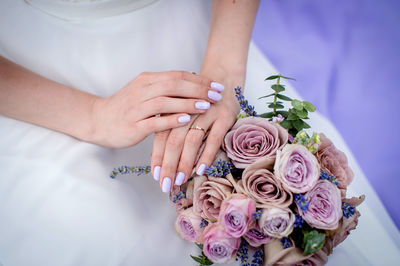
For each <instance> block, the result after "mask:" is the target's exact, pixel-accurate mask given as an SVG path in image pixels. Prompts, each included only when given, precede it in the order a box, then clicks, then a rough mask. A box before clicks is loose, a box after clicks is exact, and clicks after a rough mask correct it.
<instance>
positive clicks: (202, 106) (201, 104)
mask: <svg viewBox="0 0 400 266" xmlns="http://www.w3.org/2000/svg"><path fill="white" fill-rule="evenodd" d="M194 105H195V106H196V109H199V110H207V109H210V103H209V102H196V103H195V104H194Z"/></svg>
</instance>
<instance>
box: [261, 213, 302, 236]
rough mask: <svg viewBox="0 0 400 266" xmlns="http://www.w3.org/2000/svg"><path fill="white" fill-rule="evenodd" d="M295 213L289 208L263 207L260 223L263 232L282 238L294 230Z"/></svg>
mask: <svg viewBox="0 0 400 266" xmlns="http://www.w3.org/2000/svg"><path fill="white" fill-rule="evenodd" d="M294 221H295V215H294V214H293V212H292V211H291V210H290V209H289V208H286V209H279V208H270V209H263V213H262V215H261V218H260V220H259V221H258V224H259V226H260V228H261V229H262V230H263V232H264V233H265V234H267V235H270V236H272V237H276V238H282V237H285V236H288V235H290V234H291V233H292V232H293V225H294Z"/></svg>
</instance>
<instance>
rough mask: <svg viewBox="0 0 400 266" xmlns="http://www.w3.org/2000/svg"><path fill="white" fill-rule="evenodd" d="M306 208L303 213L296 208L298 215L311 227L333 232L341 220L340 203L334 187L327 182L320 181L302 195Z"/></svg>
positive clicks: (338, 193)
mask: <svg viewBox="0 0 400 266" xmlns="http://www.w3.org/2000/svg"><path fill="white" fill-rule="evenodd" d="M304 198H305V199H306V201H307V202H308V208H307V210H306V211H303V210H302V208H300V207H298V211H299V213H300V215H301V216H302V217H303V218H304V220H305V221H306V222H307V223H308V224H309V225H311V226H312V227H315V228H319V229H326V230H334V229H336V228H337V227H338V225H339V220H340V219H341V218H342V215H343V213H342V201H341V197H340V191H339V189H338V188H337V187H336V185H334V184H332V183H331V182H330V181H327V180H320V181H318V183H317V184H316V185H315V187H314V188H313V189H311V190H310V191H309V192H307V193H306V194H305V195H304Z"/></svg>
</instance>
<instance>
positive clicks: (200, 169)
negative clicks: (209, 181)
mask: <svg viewBox="0 0 400 266" xmlns="http://www.w3.org/2000/svg"><path fill="white" fill-rule="evenodd" d="M206 167H207V165H205V164H204V163H202V164H200V166H199V168H197V171H196V174H197V175H203V174H204V171H205V170H206Z"/></svg>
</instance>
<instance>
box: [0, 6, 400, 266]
mask: <svg viewBox="0 0 400 266" xmlns="http://www.w3.org/2000/svg"><path fill="white" fill-rule="evenodd" d="M210 4H211V2H210V1H199V0H198V1H193V0H190V1H188V0H181V1H178V0H169V1H157V2H155V3H153V4H151V5H148V6H146V7H144V8H141V9H138V10H136V11H134V12H130V13H126V14H123V15H118V16H112V17H108V18H102V19H96V20H87V21H81V22H68V21H65V20H61V19H58V18H56V17H54V16H50V15H47V14H45V13H43V12H42V11H40V10H38V9H35V8H33V7H32V6H30V5H28V4H26V3H25V2H23V1H22V0H19V1H17V0H2V1H1V2H0V54H1V55H2V56H4V57H7V58H9V59H11V60H13V61H14V62H16V63H18V64H20V65H22V66H24V67H26V68H28V69H30V70H32V71H34V72H36V73H38V74H41V75H43V76H45V77H48V78H50V79H52V80H55V81H58V82H60V83H63V84H66V85H69V86H72V87H74V88H77V89H81V90H84V91H88V92H90V93H94V94H97V95H100V96H109V95H111V94H113V93H115V92H116V91H118V90H119V89H120V88H122V87H123V86H124V85H125V84H126V83H127V82H129V81H130V80H132V79H133V78H134V77H135V76H137V75H138V74H140V73H141V72H143V71H167V70H178V69H179V70H187V71H195V72H198V71H199V69H200V66H201V61H202V56H203V53H204V50H205V47H206V43H207V35H208V27H209V14H210V6H211V5H210ZM275 73H277V71H276V70H275V69H274V68H273V66H272V65H271V64H270V63H269V61H268V60H267V59H266V58H265V57H264V56H263V55H262V54H261V53H260V52H259V50H258V49H257V48H256V47H255V46H254V45H253V44H252V45H251V48H250V53H249V61H248V74H247V83H246V96H247V97H248V99H249V101H250V102H252V103H254V104H255V105H256V109H258V110H259V111H262V108H264V106H265V104H264V103H262V102H261V101H257V100H256V99H257V98H258V97H259V96H262V95H265V93H267V85H266V84H265V83H264V81H263V79H264V78H265V76H267V75H270V74H275ZM288 93H289V94H290V95H292V96H297V97H298V95H297V94H296V92H295V91H294V90H293V89H292V88H291V87H290V86H289V91H288ZM311 124H312V126H313V127H314V130H316V131H319V132H321V131H323V132H324V133H325V134H326V135H327V136H328V137H330V138H331V139H332V140H333V141H334V143H335V144H336V146H337V147H339V148H340V149H341V150H343V151H344V152H346V154H347V155H348V157H349V162H350V165H351V167H352V168H353V170H354V172H355V180H354V182H353V183H352V185H351V187H350V190H349V193H350V195H360V194H366V197H367V198H366V201H365V202H364V203H363V204H362V205H361V207H360V208H359V209H360V212H361V217H360V219H359V226H358V229H357V230H356V231H353V232H352V234H351V235H350V237H349V238H348V239H347V240H346V241H345V242H344V243H342V244H341V245H340V246H339V247H337V248H336V249H335V252H334V254H333V255H331V256H330V257H329V258H330V260H329V262H328V265H395V264H396V263H398V261H400V255H399V253H400V252H399V250H400V249H399V247H400V245H399V240H400V238H399V232H398V230H397V229H396V228H395V227H394V225H393V222H392V221H391V220H390V218H389V216H388V215H387V213H386V211H385V209H384V208H383V206H382V204H381V202H380V201H379V199H378V198H377V197H376V195H375V193H374V192H373V190H372V188H371V187H370V185H369V184H368V182H367V180H366V178H365V176H364V174H363V173H362V172H361V170H360V168H359V166H358V164H357V163H356V161H355V159H354V157H353V156H352V155H351V153H350V151H349V149H348V148H347V146H346V144H345V143H344V141H343V139H342V138H341V137H340V135H339V133H338V132H337V131H336V130H335V129H334V127H333V126H332V125H331V124H330V123H329V122H328V121H327V120H326V119H324V118H323V117H321V116H320V115H318V114H314V115H312V123H311ZM151 147H152V138H147V139H146V140H145V141H143V142H142V143H140V144H139V145H137V146H135V147H132V148H128V149H108V148H102V147H99V146H96V145H92V144H88V143H84V142H81V141H78V140H76V139H74V138H72V137H69V136H66V135H63V134H61V133H57V132H54V131H51V130H48V129H44V128H41V127H37V126H34V125H31V124H27V123H24V122H20V121H16V120H13V119H9V118H5V117H1V116H0V265H4V266H20V265H21V266H22V265H31V266H35V265H38V266H39V265H41V266H43V265H57V266H63V265H85V266H86V265H90V266H91V265H93V266H98V265H104V266H106V265H195V263H194V261H192V260H191V258H190V257H189V254H198V248H197V247H195V245H192V244H190V243H188V242H186V241H184V240H181V239H180V238H179V237H178V236H177V234H176V233H175V229H174V221H175V218H176V214H175V210H174V207H173V206H172V204H171V203H170V202H169V200H168V196H167V195H166V194H164V193H162V192H161V190H160V187H159V184H158V182H155V181H154V180H153V178H152V177H151V176H150V175H144V176H140V177H136V176H133V175H131V176H129V175H128V176H118V177H117V179H115V180H113V179H110V178H109V177H108V176H109V173H110V171H111V170H112V169H113V168H114V167H116V166H120V165H144V164H149V162H150V153H151Z"/></svg>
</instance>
